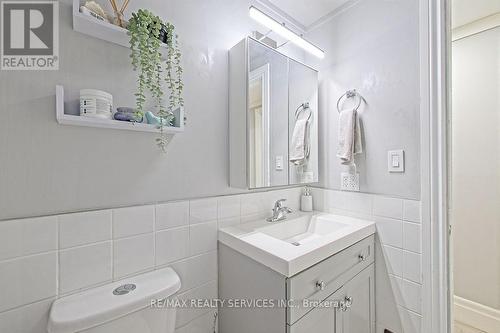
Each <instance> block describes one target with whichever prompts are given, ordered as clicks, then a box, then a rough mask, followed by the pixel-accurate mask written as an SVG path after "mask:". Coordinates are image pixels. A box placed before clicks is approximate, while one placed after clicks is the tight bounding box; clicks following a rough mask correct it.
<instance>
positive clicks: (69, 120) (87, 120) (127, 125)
mask: <svg viewBox="0 0 500 333" xmlns="http://www.w3.org/2000/svg"><path fill="white" fill-rule="evenodd" d="M174 114H175V119H176V121H175V122H176V124H175V125H176V126H177V127H174V126H166V127H163V132H164V133H166V134H175V133H181V132H184V108H178V109H176V110H175V111H174ZM56 119H57V122H58V123H59V124H61V125H73V126H86V127H98V128H110V129H118V130H127V131H137V132H154V133H160V130H159V129H158V128H157V127H156V126H155V125H150V124H143V123H133V122H128V121H119V120H113V119H101V118H91V117H82V116H75V115H72V114H66V113H64V87H63V86H60V85H57V86H56Z"/></svg>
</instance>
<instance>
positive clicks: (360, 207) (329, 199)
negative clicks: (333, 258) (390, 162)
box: [313, 188, 422, 333]
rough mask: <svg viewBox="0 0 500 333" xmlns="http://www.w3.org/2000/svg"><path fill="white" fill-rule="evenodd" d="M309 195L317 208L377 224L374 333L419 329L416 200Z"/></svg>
mask: <svg viewBox="0 0 500 333" xmlns="http://www.w3.org/2000/svg"><path fill="white" fill-rule="evenodd" d="M313 198H314V206H315V208H316V209H318V210H323V211H326V212H330V213H337V214H344V215H349V216H353V217H360V218H363V217H364V218H370V219H373V220H374V221H375V222H376V226H377V237H376V242H377V243H376V246H375V252H376V253H375V255H376V257H375V262H376V267H375V272H376V280H375V281H376V282H375V283H376V287H375V291H376V309H377V311H376V321H377V330H376V331H377V333H384V329H389V330H390V331H391V332H393V333H422V331H421V325H422V254H421V253H422V245H421V243H422V228H421V213H420V211H421V204H420V202H419V201H415V200H404V199H399V198H391V197H385V196H381V195H374V194H365V193H357V192H343V191H335V190H324V189H319V188H314V189H313Z"/></svg>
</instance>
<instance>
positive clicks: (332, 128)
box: [307, 0, 420, 199]
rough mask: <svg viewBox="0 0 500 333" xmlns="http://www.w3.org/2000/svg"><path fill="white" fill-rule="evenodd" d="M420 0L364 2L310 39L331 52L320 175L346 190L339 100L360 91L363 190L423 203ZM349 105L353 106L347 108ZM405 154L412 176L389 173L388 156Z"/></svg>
mask: <svg viewBox="0 0 500 333" xmlns="http://www.w3.org/2000/svg"><path fill="white" fill-rule="evenodd" d="M418 3H419V2H418V0H408V1H386V0H378V1H369V0H365V1H358V2H356V3H355V5H353V6H352V7H350V8H349V9H348V10H346V11H343V12H341V13H339V14H338V15H337V16H336V17H335V18H334V19H333V20H331V21H329V22H328V23H326V24H324V25H322V26H319V27H318V28H317V29H315V30H313V31H311V32H309V33H308V34H307V37H308V38H309V39H310V40H311V41H313V42H314V43H316V44H317V45H320V46H321V47H322V48H323V49H325V51H326V58H325V60H323V61H313V62H312V63H313V66H315V67H316V68H317V69H319V72H320V90H319V103H320V105H319V111H320V115H319V116H320V119H321V121H320V175H321V180H322V184H323V186H324V187H326V188H331V189H340V173H341V172H342V171H343V170H345V168H346V167H345V166H341V164H340V162H339V160H338V158H337V157H336V156H335V155H336V150H337V142H338V135H337V126H338V112H337V108H336V103H337V99H338V98H339V97H340V96H341V95H342V94H343V93H344V92H345V91H346V90H347V89H353V88H355V89H357V90H358V91H359V92H360V93H361V94H362V95H363V96H364V97H365V99H366V101H367V102H368V105H363V106H362V107H361V108H360V117H361V122H362V131H363V144H364V153H363V154H362V155H360V156H359V157H357V158H356V164H357V167H358V172H359V173H360V188H361V191H362V192H368V193H378V194H385V195H390V196H396V197H403V198H407V199H419V198H420V154H419V152H420V134H419V133H420V116H419V112H420V111H419V110H420V101H419V99H420V90H419V86H420V78H419V68H420V66H419V34H418V29H419V7H418ZM345 105H346V106H348V104H345ZM395 149H404V150H405V156H406V172H405V173H404V174H390V173H389V172H388V171H387V151H388V150H395Z"/></svg>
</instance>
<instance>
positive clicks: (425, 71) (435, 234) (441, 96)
mask: <svg viewBox="0 0 500 333" xmlns="http://www.w3.org/2000/svg"><path fill="white" fill-rule="evenodd" d="M450 7H451V1H450V0H422V1H420V11H421V15H420V16H421V19H420V35H421V37H420V38H421V40H420V46H421V51H420V58H421V93H422V96H421V105H422V106H421V108H422V109H421V111H422V112H421V119H420V120H421V121H420V123H421V129H420V130H421V166H422V169H421V170H422V173H421V177H422V181H421V200H422V221H423V223H422V233H423V234H422V235H423V237H422V248H423V258H422V260H423V262H422V270H423V275H424V283H423V297H422V299H423V309H424V322H423V325H422V331H423V332H432V333H450V332H451V329H452V325H451V322H452V321H451V318H452V313H451V309H452V307H451V304H452V302H451V296H452V293H453V291H452V284H451V282H450V278H451V275H450V266H449V263H450V231H451V229H450V225H449V219H448V188H449V184H448V181H449V178H448V166H449V153H450V152H449V145H448V143H449V135H450V131H449V119H450V117H449V110H450V101H451V98H450V96H451V94H450V88H451V85H450V82H451V81H450V64H451V60H450V50H451V32H450V27H451V24H450V12H451V11H450Z"/></svg>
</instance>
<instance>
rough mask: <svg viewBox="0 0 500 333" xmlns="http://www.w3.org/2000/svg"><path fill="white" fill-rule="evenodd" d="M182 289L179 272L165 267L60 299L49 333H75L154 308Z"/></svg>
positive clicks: (54, 310)
mask: <svg viewBox="0 0 500 333" xmlns="http://www.w3.org/2000/svg"><path fill="white" fill-rule="evenodd" d="M180 287H181V281H180V279H179V276H178V275H177V273H176V272H175V271H174V270H173V269H171V268H164V269H160V270H157V271H153V272H149V273H146V274H142V275H138V276H135V277H132V278H128V279H125V280H121V281H117V282H113V283H110V284H107V285H104V286H101V287H98V288H94V289H90V290H87V291H84V292H81V293H78V294H74V295H70V296H67V297H63V298H60V299H58V300H56V301H54V303H53V304H52V308H51V310H50V316H49V322H48V326H47V330H48V332H49V333H74V332H79V331H82V330H85V329H89V328H92V327H95V326H98V325H101V324H104V323H107V322H109V321H111V320H114V319H117V318H120V317H123V316H125V315H127V314H130V313H132V312H136V311H139V310H141V309H144V308H146V307H148V306H151V304H152V302H153V301H155V300H162V299H165V298H168V297H170V296H172V295H174V294H175V293H176V292H177V291H178V290H179V289H180Z"/></svg>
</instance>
